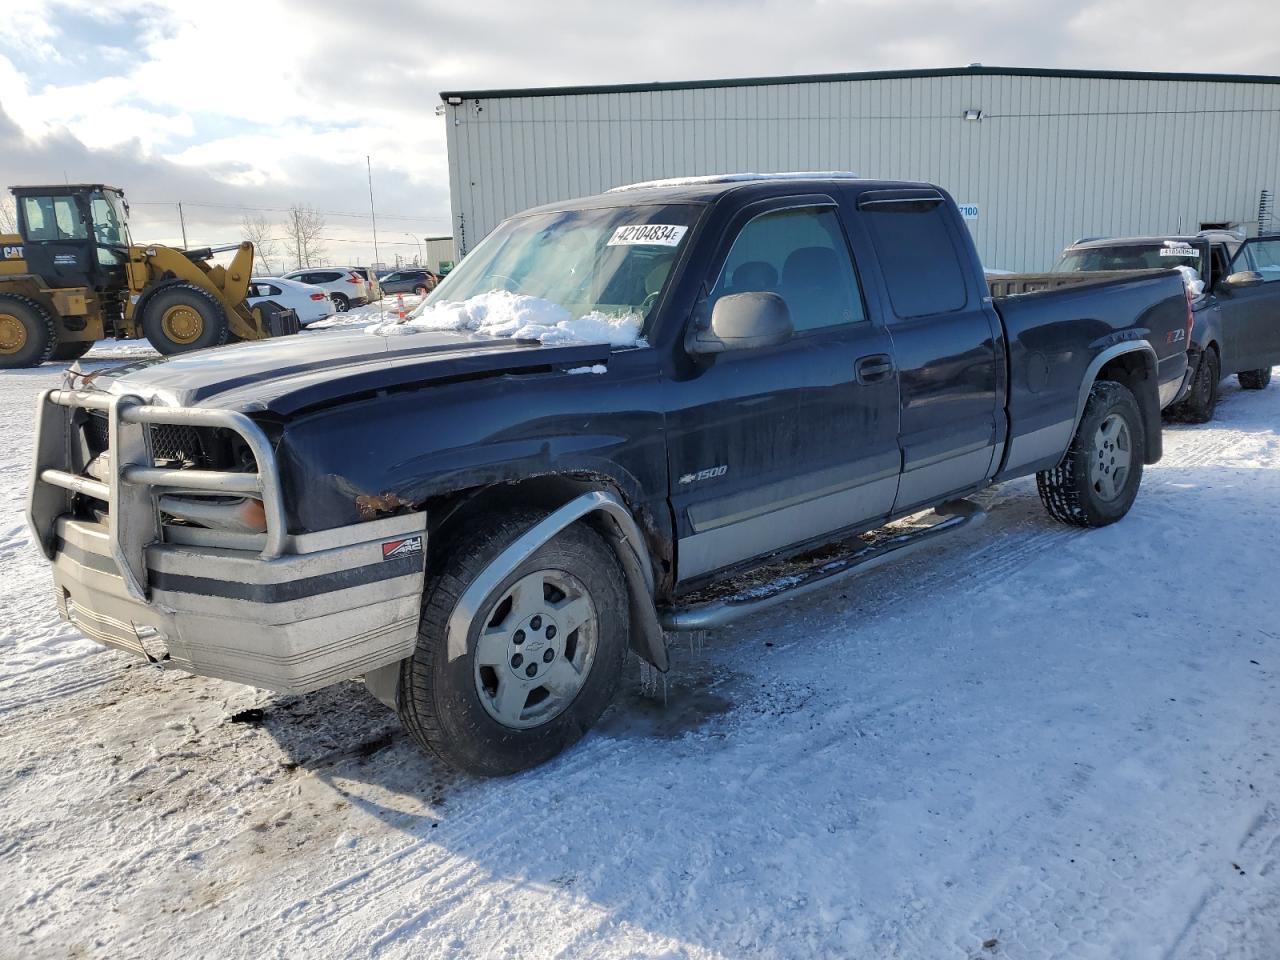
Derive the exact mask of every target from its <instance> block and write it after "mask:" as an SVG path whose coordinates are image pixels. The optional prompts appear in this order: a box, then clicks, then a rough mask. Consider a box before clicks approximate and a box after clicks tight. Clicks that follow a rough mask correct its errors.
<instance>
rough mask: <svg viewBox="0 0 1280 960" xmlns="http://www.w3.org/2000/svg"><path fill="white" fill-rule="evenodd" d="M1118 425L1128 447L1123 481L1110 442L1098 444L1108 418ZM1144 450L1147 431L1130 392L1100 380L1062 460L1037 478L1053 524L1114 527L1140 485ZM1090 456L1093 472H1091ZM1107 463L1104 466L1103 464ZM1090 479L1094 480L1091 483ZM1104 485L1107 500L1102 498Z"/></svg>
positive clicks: (1117, 384)
mask: <svg viewBox="0 0 1280 960" xmlns="http://www.w3.org/2000/svg"><path fill="white" fill-rule="evenodd" d="M1113 417H1115V418H1118V420H1119V421H1121V422H1122V423H1123V427H1124V431H1125V434H1126V436H1127V440H1126V442H1127V444H1128V449H1127V453H1128V466H1127V468H1126V470H1125V472H1124V474H1123V477H1122V478H1121V479H1119V480H1118V481H1117V479H1116V478H1117V477H1118V476H1119V473H1118V471H1117V470H1116V468H1115V466H1114V464H1115V461H1116V459H1117V456H1118V455H1117V453H1116V450H1115V445H1114V442H1113V445H1112V448H1111V449H1110V451H1108V450H1107V449H1106V447H1105V445H1101V446H1100V441H1101V440H1102V438H1103V437H1104V436H1105V434H1104V433H1103V432H1102V431H1103V428H1104V425H1105V426H1107V427H1108V429H1109V428H1110V427H1111V426H1112V424H1108V421H1109V420H1111V418H1113ZM1145 451H1146V431H1145V429H1144V427H1143V420H1142V411H1141V410H1140V409H1139V407H1138V401H1137V400H1136V399H1134V396H1133V393H1132V392H1131V391H1130V390H1129V388H1128V387H1126V386H1125V385H1124V384H1121V383H1115V382H1113V381H1111V380H1100V381H1098V382H1097V383H1095V384H1094V385H1093V389H1092V390H1091V391H1090V392H1089V401H1088V403H1087V404H1085V408H1084V416H1083V417H1081V418H1080V426H1079V427H1078V428H1077V429H1076V435H1075V437H1073V438H1072V440H1071V446H1070V447H1069V448H1068V449H1067V452H1066V455H1065V456H1064V457H1063V458H1062V461H1061V462H1060V463H1059V464H1058V465H1057V466H1056V467H1054V468H1053V469H1052V470H1042V471H1041V472H1040V473H1037V474H1036V488H1037V489H1038V490H1039V492H1040V500H1041V502H1043V503H1044V507H1045V509H1046V510H1048V511H1049V515H1050V516H1051V517H1053V518H1054V519H1055V520H1060V521H1062V522H1063V523H1068V524H1071V525H1072V526H1076V527H1105V526H1106V525H1107V524H1110V523H1115V522H1116V521H1117V520H1119V519H1120V518H1121V517H1123V516H1124V515H1125V514H1126V513H1128V512H1129V508H1130V507H1131V506H1133V500H1134V498H1135V497H1136V496H1137V495H1138V487H1139V486H1140V485H1141V483H1142V465H1143V460H1144V459H1145V457H1144V453H1145ZM1095 457H1097V458H1098V460H1099V466H1098V469H1097V472H1096V473H1094V472H1091V470H1092V469H1093V467H1094V459H1095ZM1107 459H1110V460H1111V464H1110V465H1108V464H1107V463H1106V460H1107ZM1095 477H1096V478H1097V479H1095ZM1108 485H1110V487H1111V491H1112V494H1113V495H1112V496H1108V495H1107V490H1108Z"/></svg>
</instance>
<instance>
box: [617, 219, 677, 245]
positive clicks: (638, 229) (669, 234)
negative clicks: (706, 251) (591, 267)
mask: <svg viewBox="0 0 1280 960" xmlns="http://www.w3.org/2000/svg"><path fill="white" fill-rule="evenodd" d="M688 229H689V228H688V227H681V226H677V225H675V224H671V223H637V224H633V225H631V226H627V227H619V228H618V229H617V230H615V231H613V236H612V237H610V238H609V243H608V246H611V247H632V246H642V245H643V246H653V247H675V246H679V244H680V238H681V237H683V236H684V234H685V231H686V230H688Z"/></svg>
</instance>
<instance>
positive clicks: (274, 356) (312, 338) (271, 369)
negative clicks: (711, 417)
mask: <svg viewBox="0 0 1280 960" xmlns="http://www.w3.org/2000/svg"><path fill="white" fill-rule="evenodd" d="M609 352H610V347H609V345H608V344H604V343H601V344H589V343H587V344H583V343H575V344H568V345H544V344H542V343H539V342H538V341H536V340H512V339H507V338H501V339H477V338H475V337H471V336H468V335H466V334H459V333H450V332H440V333H436V332H425V331H424V332H421V333H415V334H414V335H413V336H401V337H382V336H370V335H369V334H367V333H365V332H364V330H363V328H357V329H352V330H333V331H328V330H326V331H323V332H317V333H300V334H295V335H293V336H288V337H275V338H272V339H269V340H258V341H255V342H252V343H238V344H232V345H230V346H225V347H214V348H212V349H209V350H195V351H192V352H191V353H182V354H177V355H175V356H172V357H156V358H154V359H148V360H142V361H139V362H136V363H131V364H128V365H126V366H122V367H114V368H111V369H108V370H103V371H100V372H98V373H96V374H89V375H88V376H89V378H90V382H91V383H92V385H93V386H94V387H96V388H98V389H101V390H107V391H109V392H111V393H114V394H119V395H125V394H132V395H134V396H139V397H142V398H143V399H145V400H148V401H151V402H154V403H160V404H164V405H167V406H193V407H201V406H204V407H217V408H219V409H230V410H238V411H240V412H243V413H254V412H269V413H276V414H281V415H288V414H291V413H295V412H297V411H298V410H301V409H304V408H306V407H311V406H316V405H319V404H324V403H328V402H331V401H333V400H338V399H342V398H343V397H347V396H352V395H354V394H360V393H368V392H370V391H374V390H386V389H391V388H394V387H400V386H413V385H419V384H427V383H432V382H437V381H441V380H451V379H470V378H474V377H483V376H496V375H499V374H502V373H510V372H517V371H522V370H530V371H532V370H537V369H539V368H541V369H544V370H545V369H547V368H550V369H568V368H572V367H581V366H585V365H591V364H598V363H606V362H607V361H608V358H609ZM72 369H73V371H74V370H75V369H76V368H74V367H73V368H72Z"/></svg>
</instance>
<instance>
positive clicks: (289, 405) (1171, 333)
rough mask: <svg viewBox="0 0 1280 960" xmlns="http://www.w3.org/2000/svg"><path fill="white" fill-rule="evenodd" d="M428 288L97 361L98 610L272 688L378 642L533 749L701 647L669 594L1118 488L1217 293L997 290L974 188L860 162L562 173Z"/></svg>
mask: <svg viewBox="0 0 1280 960" xmlns="http://www.w3.org/2000/svg"><path fill="white" fill-rule="evenodd" d="M1001 279H1002V280H1004V281H1006V282H1007V281H1008V280H1009V279H1010V278H1007V277H1006V278H1001ZM504 304H505V306H504ZM481 307H483V309H481ZM424 309H425V312H424V313H423V315H422V316H421V317H419V318H418V319H416V320H410V321H409V322H408V323H406V324H388V325H383V326H379V327H377V328H373V329H368V330H365V329H356V330H351V329H348V330H346V331H338V332H328V333H323V334H307V335H304V336H301V337H290V338H287V339H283V340H267V341H263V342H261V343H249V344H237V345H234V346H229V347H225V348H219V349H215V350H208V351H200V352H194V353H188V354H184V355H181V356H176V357H172V358H165V359H158V360H156V361H154V362H146V363H141V364H137V365H134V366H130V367H123V368H119V369H116V370H111V371H102V372H97V373H95V374H92V375H87V376H86V375H80V374H79V373H78V371H77V369H76V368H73V370H72V373H71V378H70V380H69V382H68V384H67V385H66V387H65V388H64V389H62V390H54V391H49V392H48V393H46V394H44V395H43V396H42V397H41V400H40V404H39V426H38V431H37V435H38V440H37V451H36V456H35V464H34V468H33V475H32V488H31V500H30V521H31V524H32V527H33V529H34V531H35V533H36V536H37V537H38V538H39V541H40V543H41V544H42V546H43V549H44V551H45V553H46V554H47V556H48V557H49V559H50V560H52V562H53V573H54V579H55V581H56V584H57V588H58V590H57V595H58V597H59V602H60V604H61V606H62V613H63V615H64V616H66V617H67V618H68V619H69V620H71V622H73V623H74V624H76V625H77V626H78V627H79V628H80V629H81V630H82V631H83V632H84V633H85V634H87V635H88V636H90V637H94V638H96V639H98V640H100V641H101V642H104V643H107V644H110V645H113V646H116V647H120V648H123V649H127V650H131V651H133V652H135V653H137V654H139V655H141V656H145V657H147V658H149V659H150V660H152V661H154V662H157V663H159V664H162V665H171V666H175V667H178V668H181V669H185V670H188V671H191V672H194V673H199V674H206V675H211V676H216V677H223V678H226V679H231V680H237V681H241V682H244V683H249V684H254V685H257V686H261V687H266V688H269V689H276V690H290V691H307V690H313V689H316V688H318V687H321V686H324V685H326V684H330V683H334V682H337V681H341V680H344V679H347V678H351V677H360V676H363V677H364V678H365V680H366V682H367V683H368V685H369V687H370V689H371V691H372V692H373V693H374V694H375V695H376V696H378V697H379V698H380V699H382V700H384V701H385V702H386V703H388V704H389V705H391V706H392V707H393V708H394V709H396V710H397V711H398V712H399V714H400V716H401V718H402V719H403V721H404V722H405V724H406V725H407V726H408V728H409V729H410V730H411V731H412V733H413V734H414V735H415V736H416V737H417V738H418V739H419V740H420V741H421V742H422V743H424V744H425V745H426V746H428V747H430V748H431V749H433V750H434V751H436V752H437V753H438V754H439V755H440V756H441V757H443V758H444V759H445V760H446V761H448V762H449V763H451V764H454V765H456V766H459V767H462V768H464V769H467V770H470V771H474V772H477V773H481V774H503V773H510V772H512V771H515V770H518V769H521V768H524V767H527V766H530V765H533V764H536V763H539V762H542V761H544V760H546V759H547V758H549V757H551V756H553V755H555V754H556V753H557V752H558V751H560V750H562V749H563V748H564V747H565V746H566V745H567V744H569V743H571V742H573V741H574V740H575V739H577V738H578V737H579V736H581V734H582V733H583V732H584V731H585V730H586V729H587V728H589V727H590V726H591V725H592V724H593V723H594V722H595V720H596V719H597V718H598V716H599V715H600V713H601V711H602V710H604V708H605V707H606V706H607V705H608V703H609V701H610V699H611V698H612V696H613V695H614V692H615V690H616V689H617V686H618V683H619V678H620V676H621V673H622V668H623V663H624V660H625V658H626V656H627V652H628V650H629V649H630V650H634V651H635V652H636V653H638V654H639V655H640V656H641V657H642V658H644V659H645V660H647V661H649V662H650V663H652V664H653V665H654V666H655V667H657V668H658V669H660V670H665V669H666V668H667V647H666V644H665V642H664V635H665V633H666V632H668V631H673V630H683V629H702V628H707V627H714V626H719V625H722V624H725V623H728V622H730V621H731V620H732V619H733V618H734V617H737V616H741V615H742V614H744V613H747V612H750V611H752V610H756V609H759V608H760V607H761V606H763V605H765V604H769V603H775V602H779V601H781V600H784V599H786V598H788V597H792V596H795V595H797V594H799V593H801V592H803V591H805V590H809V589H813V588H816V587H820V586H823V585H826V584H830V583H832V582H833V581H835V580H838V579H840V578H843V577H848V576H852V575H855V574H857V573H860V572H862V571H864V570H867V569H870V568H871V567H873V566H875V565H877V564H879V563H882V562H884V561H885V560H887V559H890V558H892V557H895V556H898V555H900V554H902V553H903V552H905V551H907V550H911V549H917V548H919V547H921V546H924V545H927V544H931V543H932V542H934V541H935V540H936V539H937V538H939V537H941V536H945V535H947V534H949V533H951V532H953V531H955V530H958V529H961V528H963V527H965V526H967V525H970V524H972V523H974V522H975V521H977V520H980V519H981V517H982V512H981V511H980V510H979V509H978V508H977V507H976V506H975V505H974V504H973V503H972V502H971V501H967V500H964V499H962V498H964V497H965V496H966V495H967V494H970V493H972V492H974V491H977V490H981V489H982V488H984V487H986V486H988V485H990V484H992V483H995V482H999V481H1001V480H1006V479H1010V478H1014V477H1023V476H1029V475H1031V474H1035V475H1037V477H1038V484H1039V490H1040V495H1041V497H1042V498H1043V500H1044V503H1045V506H1046V508H1047V509H1048V512H1049V513H1050V515H1051V516H1053V517H1054V518H1056V519H1058V520H1060V521H1063V522H1066V523H1071V524H1078V525H1081V526H1100V525H1103V524H1108V523H1112V522H1113V521H1116V520H1118V519H1120V518H1121V517H1123V516H1124V515H1125V513H1126V512H1127V511H1128V510H1129V507H1130V505H1131V504H1132V502H1133V500H1134V497H1135V496H1136V495H1137V492H1138V486H1139V483H1140V480H1141V476H1142V470H1143V465H1144V464H1149V463H1154V462H1155V461H1156V460H1158V459H1159V457H1160V453H1161V433H1160V410H1161V407H1162V406H1163V405H1164V404H1166V403H1168V402H1169V401H1171V400H1172V399H1173V398H1174V396H1175V394H1176V393H1177V392H1178V391H1179V389H1180V388H1181V386H1182V384H1183V381H1184V379H1185V373H1186V365H1187V352H1186V338H1187V332H1188V324H1189V322H1190V314H1189V309H1188V299H1187V295H1186V291H1185V287H1184V284H1183V281H1182V277H1181V275H1180V274H1178V273H1177V272H1176V271H1168V272H1160V273H1154V274H1150V273H1148V274H1142V275H1132V276H1123V277H1119V278H1114V277H1107V278H1104V279H1102V280H1101V281H1099V282H1097V283H1082V284H1078V285H1073V286H1070V287H1068V288H1064V289H1060V290H1049V291H1046V292H1040V293H1029V294H1022V295H1016V296H1008V297H993V296H992V295H991V293H990V291H989V290H988V287H987V284H986V281H985V279H984V277H983V272H982V267H981V264H980V263H979V261H978V257H977V255H976V253H975V251H974V248H973V245H972V243H971V242H970V239H969V235H968V232H967V230H966V228H965V225H964V223H963V221H962V220H961V218H960V215H959V213H958V211H957V209H956V206H955V203H954V202H953V201H952V199H951V197H949V196H948V195H947V194H946V193H945V192H944V191H943V190H941V189H939V188H938V187H935V186H932V185H930V184H925V183H902V182H887V181H875V180H861V179H856V178H853V177H851V176H842V175H833V174H814V175H799V174H797V175H773V176H759V177H756V176H740V177H713V178H702V179H697V180H691V181H678V182H662V183H656V184H641V185H636V186H634V187H629V188H623V189H619V190H615V191H611V192H609V193H606V194H602V195H600V196H595V197H589V198H586V199H581V200H574V201H569V202H565V203H558V204H554V205H551V206H547V207H542V208H539V209H536V210H532V211H529V212H527V213H524V214H521V215H520V216H518V217H515V218H513V219H511V220H509V221H507V222H505V223H503V224H502V225H501V226H499V227H498V228H497V229H496V230H495V231H494V232H493V233H492V234H491V235H490V236H489V237H488V238H486V239H485V240H484V241H483V242H482V243H481V244H480V245H479V246H477V247H476V249H475V250H474V251H473V252H471V253H470V254H469V255H468V256H467V258H466V259H465V260H464V261H462V263H461V264H460V265H459V266H458V267H457V269H456V270H454V271H453V272H452V274H450V276H449V277H448V278H447V279H446V280H445V281H444V282H443V283H442V284H441V285H440V287H439V288H438V289H436V290H435V291H434V292H433V293H432V295H431V297H430V298H429V300H428V302H427V305H426V307H425V308H424ZM504 310H505V311H506V313H503V311H504ZM433 317H434V318H436V320H434V321H433V320H432V319H431V318H433ZM441 318H443V319H441ZM437 321H438V322H437ZM477 331H479V332H477ZM930 510H932V512H931V513H925V511H930ZM909 515H911V516H913V519H912V521H911V522H910V523H908V524H906V525H901V524H899V525H896V526H895V527H893V528H891V529H890V530H889V531H887V532H885V531H883V530H882V529H881V528H884V527H885V525H886V524H888V523H890V522H891V521H894V520H896V519H898V518H903V517H907V516H909ZM915 515H918V516H915ZM815 551H817V553H816V556H817V559H815V560H814V561H813V562H812V563H808V565H806V560H805V557H806V556H813V555H815ZM783 563H785V564H786V566H785V570H786V571H787V575H786V576H778V577H773V576H771V575H770V574H769V573H768V570H769V569H773V568H774V567H776V565H779V564H783ZM771 565H774V567H771ZM762 570H764V572H763V573H762Z"/></svg>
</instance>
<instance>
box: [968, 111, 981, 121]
mask: <svg viewBox="0 0 1280 960" xmlns="http://www.w3.org/2000/svg"><path fill="white" fill-rule="evenodd" d="M964 119H966V120H973V121H978V120H981V119H982V111H981V110H966V111H965V112H964Z"/></svg>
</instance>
